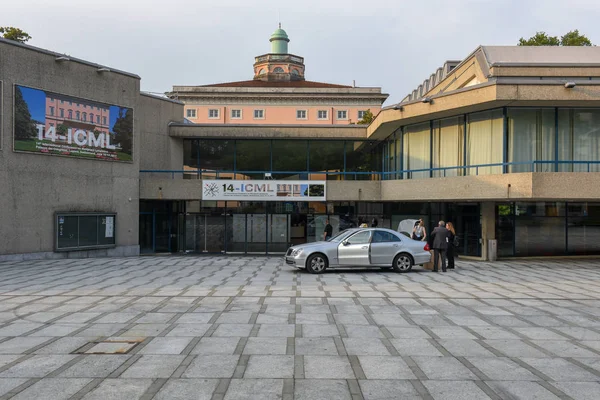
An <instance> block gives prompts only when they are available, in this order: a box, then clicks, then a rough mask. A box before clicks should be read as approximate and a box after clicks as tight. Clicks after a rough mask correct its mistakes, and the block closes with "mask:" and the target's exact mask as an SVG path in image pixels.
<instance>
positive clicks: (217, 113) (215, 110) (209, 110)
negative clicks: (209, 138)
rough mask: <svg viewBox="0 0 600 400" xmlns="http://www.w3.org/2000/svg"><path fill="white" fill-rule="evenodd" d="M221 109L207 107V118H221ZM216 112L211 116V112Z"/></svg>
mask: <svg viewBox="0 0 600 400" xmlns="http://www.w3.org/2000/svg"><path fill="white" fill-rule="evenodd" d="M220 111H221V110H219V109H218V108H209V109H208V119H220V118H221V112H220ZM214 112H216V116H212V117H211V113H214Z"/></svg>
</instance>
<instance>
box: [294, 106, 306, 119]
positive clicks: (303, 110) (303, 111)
mask: <svg viewBox="0 0 600 400" xmlns="http://www.w3.org/2000/svg"><path fill="white" fill-rule="evenodd" d="M300 113H304V116H303V117H301V116H300ZM296 119H299V120H303V121H305V120H307V119H308V110H306V109H298V110H296Z"/></svg>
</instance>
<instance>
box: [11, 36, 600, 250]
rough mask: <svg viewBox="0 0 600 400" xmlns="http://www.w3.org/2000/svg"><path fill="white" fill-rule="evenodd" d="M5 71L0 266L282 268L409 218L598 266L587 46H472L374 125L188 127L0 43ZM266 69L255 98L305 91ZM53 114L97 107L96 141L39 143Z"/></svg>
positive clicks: (79, 134)
mask: <svg viewBox="0 0 600 400" xmlns="http://www.w3.org/2000/svg"><path fill="white" fill-rule="evenodd" d="M274 36H275V39H276V40H274V41H277V42H281V38H284V36H283V34H282V33H281V32H279V33H277V32H276V35H274ZM283 42H285V43H287V42H286V41H285V40H284V41H283ZM277 51H282V52H284V53H285V52H287V49H286V48H285V46H283V45H279V47H278V48H277ZM269 54H271V53H269ZM285 54H287V53H285ZM0 57H1V58H2V59H3V60H7V61H6V62H3V63H2V65H0V85H1V87H0V93H2V102H1V103H0V111H1V114H0V121H1V122H0V129H1V131H0V138H1V139H2V140H1V141H0V186H1V187H2V188H5V189H4V190H3V191H1V192H0V206H1V208H0V210H2V211H0V234H1V235H2V237H4V238H6V239H5V240H4V241H3V242H1V243H0V259H23V258H34V257H49V258H58V257H80V256H96V255H128V254H138V253H140V252H141V253H161V252H181V253H233V254H239V253H244V254H245V253H249V254H281V253H282V252H284V251H285V250H286V249H287V248H288V247H289V246H290V245H291V244H298V243H303V242H310V241H316V240H319V239H320V238H321V237H322V233H323V229H324V226H325V221H326V220H327V219H329V220H330V221H331V223H332V225H333V227H334V231H339V230H343V229H346V228H348V227H353V226H358V225H360V224H362V223H367V224H377V226H380V227H388V228H392V229H402V226H403V222H405V221H407V220H412V219H417V218H423V219H424V220H425V222H426V227H427V229H428V230H430V229H431V228H433V227H434V226H435V224H436V222H437V221H438V220H441V219H443V220H446V221H452V222H453V223H454V224H455V226H456V227H457V231H458V236H459V238H460V248H459V251H458V252H459V254H460V255H462V256H468V257H473V258H476V259H489V258H494V254H497V255H498V256H501V257H521V256H523V257H531V256H556V255H560V256H564V255H598V254H600V244H599V243H600V200H599V199H600V158H599V157H598V151H599V150H598V149H599V148H600V146H599V145H600V50H599V49H598V48H594V47H588V48H569V47H544V48H527V47H493V46H491V47H490V46H483V47H479V48H477V49H476V50H475V51H474V52H473V53H471V54H470V55H468V56H467V57H466V58H465V59H464V60H462V61H459V62H456V61H451V62H447V63H445V64H444V66H443V67H442V68H441V69H438V71H436V72H435V73H434V74H432V75H431V76H430V77H429V78H427V80H426V81H424V83H423V84H422V85H420V86H419V88H417V89H416V90H414V91H413V92H411V93H410V94H409V95H408V96H407V97H406V98H405V99H404V100H403V101H401V102H400V103H398V104H394V105H392V106H389V107H386V108H384V109H382V110H381V111H380V112H379V113H378V115H377V117H376V118H375V120H374V121H373V123H371V125H369V126H366V125H351V124H335V123H329V124H320V123H316V122H311V123H303V124H295V123H286V124H283V123H274V122H263V123H260V124H258V123H239V124H238V123H230V122H227V123H199V124H194V123H190V120H189V119H188V120H187V121H186V120H184V118H183V112H184V107H187V106H189V104H186V105H184V104H183V103H182V102H180V101H177V100H174V99H167V98H158V97H155V96H150V95H147V94H143V93H140V91H139V77H137V76H136V75H133V74H129V73H126V72H122V71H117V70H113V69H111V68H108V67H105V66H99V65H97V64H92V63H89V62H86V61H83V60H78V59H75V58H67V59H65V57H64V56H62V55H60V54H57V53H53V52H50V51H46V50H42V49H37V48H34V47H31V46H27V45H22V44H18V43H14V42H9V41H6V40H0ZM290 57H291V55H290ZM294 57H296V56H294ZM263 61H264V62H266V63H267V64H265V65H264V66H263V65H262V64H259V65H257V66H256V68H258V69H257V70H256V74H257V77H258V78H260V79H256V80H253V81H252V82H261V83H260V84H272V83H280V82H284V83H285V84H292V83H294V82H305V83H306V81H302V79H301V76H300V75H301V73H302V72H303V71H301V70H299V71H298V73H297V74H294V73H293V71H291V69H293V68H295V67H294V66H295V65H296V64H295V63H299V61H298V62H297V61H294V63H292V62H291V61H290V63H289V65H287V67H286V68H287V69H286V68H284V67H285V65H283V66H282V64H277V65H275V64H273V65H271V64H269V63H270V62H273V63H274V62H275V61H277V62H279V61H280V60H276V59H272V60H269V59H267V60H263ZM263 61H260V62H261V63H262V62H263ZM28 63H31V64H35V65H41V66H43V68H39V69H36V70H35V71H37V72H31V73H28V72H27V70H26V69H23V68H22V66H23V65H27V64H28ZM296 67H297V65H296ZM277 68H281V69H282V70H283V72H281V71H280V70H278V69H277ZM262 69H265V70H266V71H267V72H260V71H261V70H262ZM276 69H277V70H276ZM31 71H34V70H31ZM39 71H43V72H41V73H40V72H39ZM290 71H291V72H290ZM281 74H284V75H286V77H285V79H289V80H283V81H282V80H281V79H282V78H281V76H280V75H281ZM294 75H297V76H294ZM67 77H68V79H67ZM65 82H68V84H65ZM288 89H290V91H289V92H286V91H285V90H283V91H282V93H284V95H285V96H288V97H285V96H283V97H285V98H287V99H291V98H292V97H294V96H296V94H297V93H296V92H295V91H294V90H291V88H288ZM305 89H306V88H305ZM347 89H351V88H347ZM219 90H221V89H219ZM235 90H238V94H237V95H236V96H241V93H243V92H244V91H243V90H240V89H239V88H232V91H235ZM261 90H262V89H261ZM335 90H337V89H335ZM201 92H202V91H201ZM223 92H226V91H225V90H224V89H223ZM247 92H248V91H246V93H247ZM206 93H210V91H209V90H207V91H206ZM301 93H304V92H302V91H301ZM328 93H329V92H328ZM263 94H264V93H263ZM221 95H222V94H219V96H221ZM301 95H302V96H304V94H301ZM201 96H205V94H202V95H201ZM207 96H208V95H207ZM253 96H254V95H253ZM378 96H381V95H380V94H378ZM48 99H52V100H48ZM55 99H57V101H58V103H56V102H55ZM61 99H62V100H63V101H66V102H68V101H71V102H73V104H75V103H77V104H88V105H89V104H94V105H95V104H99V105H101V106H102V107H104V109H105V111H104V112H105V114H106V115H107V117H108V118H107V122H108V123H107V125H106V129H107V131H108V135H105V132H103V131H100V130H98V129H94V128H93V127H92V126H88V125H90V124H89V123H87V124H84V122H87V121H79V120H78V121H77V122H78V123H81V125H73V126H70V125H69V127H68V129H70V131H69V130H67V133H66V136H65V133H64V128H62V130H61V132H62V133H60V134H58V133H57V135H62V136H65V137H64V138H60V137H55V135H50V134H48V133H47V131H48V130H49V129H48V128H47V125H46V123H47V122H51V123H52V118H53V117H55V115H52V113H51V112H50V111H49V108H48V107H49V104H57V106H56V107H60V104H66V103H60V100H61ZM48 101H50V103H49V102H48ZM207 101H208V100H207ZM290 101H291V100H290ZM294 101H296V100H294ZM381 101H382V100H381ZM211 104H214V103H211ZM295 104H297V103H295ZM102 107H100V108H102ZM227 107H230V106H229V105H228V106H227ZM57 109H58V108H55V109H54V113H55V114H56V112H57V111H56V110H57ZM65 109H66V108H65ZM73 110H75V109H73ZM223 110H224V109H223ZM227 110H229V111H230V109H229V108H228V109H227ZM78 111H82V110H78ZM86 112H87V114H88V115H87V116H86V119H87V120H89V118H90V116H89V113H90V112H92V111H90V110H89V109H87V111H86ZM98 112H99V111H98V110H96V109H94V111H93V114H94V118H95V119H96V121H97V115H98ZM59 113H60V111H59ZM100 115H103V114H102V113H100ZM221 115H222V114H221ZM59 116H60V114H59ZM63 118H64V117H63ZM80 118H81V119H83V116H82V114H80ZM68 119H69V118H68V116H67V117H66V118H64V119H61V121H63V122H61V124H66V123H67V122H68V121H66V120H68ZM59 122H60V121H59ZM53 123H57V122H53ZM40 126H41V127H42V129H41V130H42V132H41V134H40V128H39V127H40ZM57 129H58V126H57ZM69 132H70V133H69ZM101 135H103V136H101ZM108 136H110V141H108V140H107V137H108ZM68 139H70V140H71V141H70V142H69V140H68ZM490 249H491V251H490Z"/></svg>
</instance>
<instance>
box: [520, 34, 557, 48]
mask: <svg viewBox="0 0 600 400" xmlns="http://www.w3.org/2000/svg"><path fill="white" fill-rule="evenodd" d="M559 45H560V40H558V37H556V36H548V35H547V34H546V32H536V34H535V35H534V36H532V37H530V38H529V39H527V40H525V39H524V38H521V39H519V46H559Z"/></svg>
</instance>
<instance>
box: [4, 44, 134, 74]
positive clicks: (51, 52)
mask: <svg viewBox="0 0 600 400" xmlns="http://www.w3.org/2000/svg"><path fill="white" fill-rule="evenodd" d="M0 43H4V44H8V45H11V46H15V47H21V48H24V49H27V50H31V51H35V52H37V53H42V54H47V55H49V56H53V57H67V58H68V59H69V62H76V63H79V64H84V65H87V66H90V67H94V68H108V69H109V70H110V72H114V73H116V74H120V75H125V76H129V77H131V78H135V79H138V80H141V79H142V78H140V76H139V75H136V74H132V73H131V72H126V71H122V70H120V69H116V68H111V67H108V66H106V65H102V64H97V63H93V62H91V61H86V60H82V59H81V58H76V57H72V56H70V55H67V54H61V53H57V52H54V51H50V50H46V49H42V48H40V47H35V46H31V45H29V44H25V43H20V42H15V41H14V40H8V39H3V38H0Z"/></svg>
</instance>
